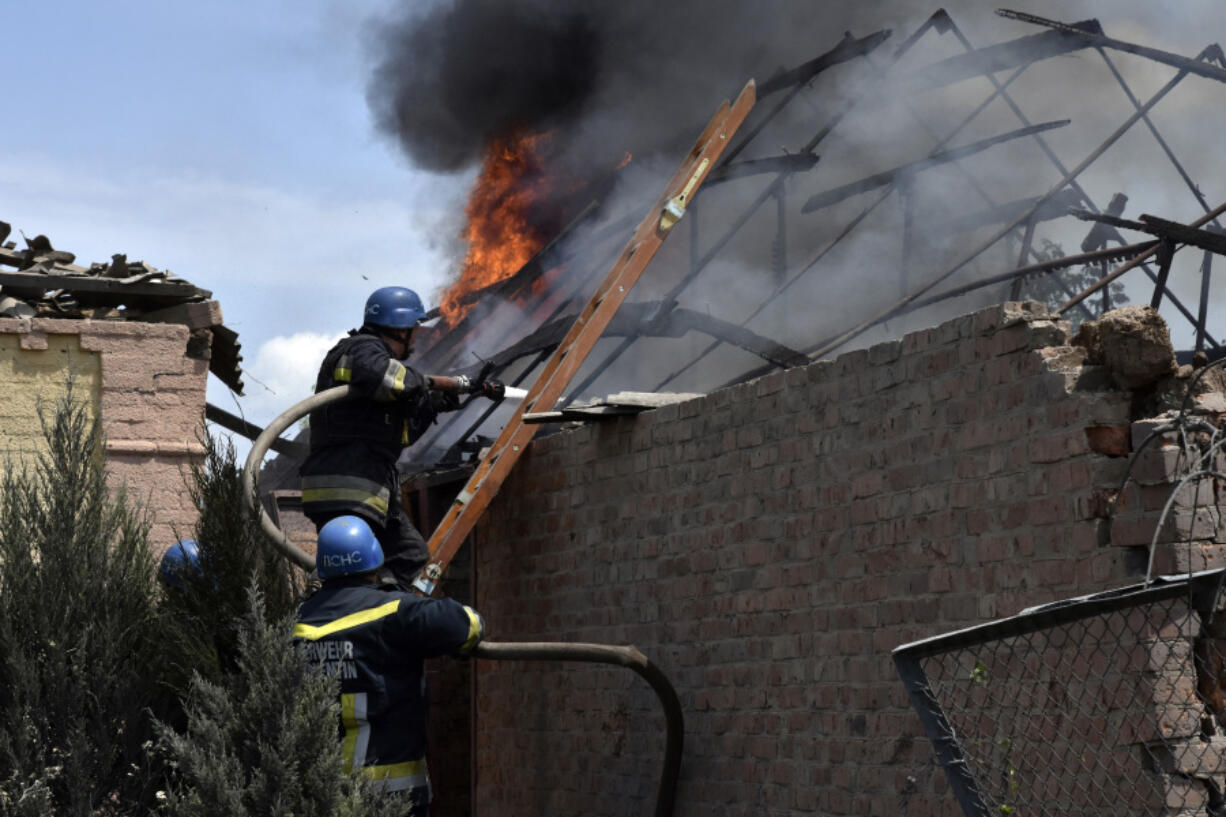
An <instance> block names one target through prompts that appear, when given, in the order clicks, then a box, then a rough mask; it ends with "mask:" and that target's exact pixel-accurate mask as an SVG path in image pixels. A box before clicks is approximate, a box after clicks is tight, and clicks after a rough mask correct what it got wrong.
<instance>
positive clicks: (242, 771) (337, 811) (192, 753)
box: [159, 586, 405, 817]
mask: <svg viewBox="0 0 1226 817" xmlns="http://www.w3.org/2000/svg"><path fill="white" fill-rule="evenodd" d="M290 629H291V625H290V620H289V619H284V620H282V621H280V622H275V623H274V622H272V621H271V620H270V617H269V615H268V613H267V611H266V610H265V608H264V604H263V600H262V599H261V596H260V594H259V592H258V591H257V590H256V589H255V587H254V586H253V587H252V589H251V591H250V594H249V601H248V610H247V612H246V613H245V615H244V616H243V617H242V619H241V623H240V626H239V627H238V628H237V631H236V642H235V650H234V663H235V667H236V671H235V672H233V673H228V674H226V675H225V676H224V678H223V681H222V683H220V684H217V683H213V682H211V681H208V680H206V679H204V678H202V677H200V676H197V677H196V678H195V679H194V680H193V683H192V690H191V697H190V701H189V704H188V707H187V728H186V729H185V730H184V731H183V732H181V733H180V732H177V731H175V730H174V729H173V728H171V727H169V726H168V725H165V724H161V725H160V726H159V732H160V734H161V745H162V746H163V748H164V749H165V751H166V752H167V753H168V754H169V756H170V757H171V759H172V760H171V762H172V765H173V766H174V768H175V770H176V778H175V783H174V785H173V786H172V788H171V790H170V791H169V792H168V794H167V796H166V803H165V812H166V813H169V814H172V815H175V817H244V816H245V815H251V817H257V815H258V817H264V816H265V815H294V817H312V815H320V817H323V816H324V815H329V816H330V817H360V816H362V815H369V817H382V815H389V817H390V815H399V814H402V813H403V812H404V810H405V803H404V801H400V800H397V799H396V798H395V797H388V796H385V795H381V794H379V793H377V792H374V791H373V790H372V789H371V788H370V786H369V785H368V784H366V783H364V782H363V781H362V780H361V778H360V777H358V776H351V775H345V774H344V773H343V772H342V771H341V751H340V743H339V741H338V740H337V724H338V723H339V718H340V707H339V704H338V701H337V683H338V682H337V681H336V680H335V679H333V678H330V677H328V676H326V675H324V674H323V673H322V672H321V671H320V670H319V669H318V668H317V667H312V666H309V665H308V664H307V662H305V661H303V660H302V659H301V657H300V656H299V655H298V653H297V651H296V650H295V649H294V646H293V643H292V641H291V638H290Z"/></svg>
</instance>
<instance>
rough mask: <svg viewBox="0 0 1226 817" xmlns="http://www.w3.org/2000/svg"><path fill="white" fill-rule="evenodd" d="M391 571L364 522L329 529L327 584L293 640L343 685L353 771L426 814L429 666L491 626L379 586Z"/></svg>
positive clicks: (452, 605)
mask: <svg viewBox="0 0 1226 817" xmlns="http://www.w3.org/2000/svg"><path fill="white" fill-rule="evenodd" d="M382 564H383V551H382V550H381V549H380V547H379V542H378V540H377V539H376V538H375V536H374V534H373V533H372V532H371V529H370V526H369V525H367V524H366V522H364V521H363V520H362V519H359V518H358V517H356V516H341V517H337V518H336V519H333V520H331V521H330V522H328V523H327V524H325V525H324V526H323V529H322V530H321V531H320V532H319V544H318V551H317V553H316V555H315V567H316V570H317V571H318V573H319V578H320V580H321V581H322V583H323V584H322V586H321V587H320V589H319V590H317V591H315V593H314V594H313V595H311V597H310V598H308V599H307V600H306V601H305V602H303V604H302V606H301V607H300V608H299V610H298V623H297V624H296V625H295V626H294V638H295V639H296V642H297V645H298V649H299V650H300V651H301V653H302V655H303V656H304V657H305V659H306V660H307V661H308V662H311V663H314V664H319V665H321V666H322V667H323V668H324V670H325V671H326V672H328V673H330V674H332V675H335V676H337V677H338V678H339V679H340V697H341V746H342V754H343V760H344V766H345V770H346V771H350V770H352V769H362V773H363V774H364V775H365V776H367V777H369V778H371V779H373V780H375V781H377V783H378V784H379V785H380V786H381V787H382V788H383V789H384V790H386V791H392V792H403V793H404V794H405V796H406V797H408V798H409V810H408V814H409V815H411V817H424V815H425V814H426V813H427V809H428V805H429V801H430V789H429V778H428V777H427V774H426V760H425V754H426V685H425V675H424V668H423V666H422V660H423V659H425V658H432V657H435V656H440V655H466V654H468V653H469V652H470V651H471V650H472V649H473V647H475V646H476V644H477V642H478V641H480V640H481V636H482V634H483V631H484V625H483V623H482V621H481V617H480V616H479V615H477V613H476V612H475V611H474V610H472V609H471V608H469V607H465V606H464V605H462V604H460V603H459V602H456V601H454V600H452V599H430V598H421V597H419V596H416V595H414V594H412V593H405V592H399V591H387V590H381V589H379V588H378V587H376V584H375V583H376V582H377V579H376V578H375V576H376V575H377V572H378V569H379V567H380V565H382Z"/></svg>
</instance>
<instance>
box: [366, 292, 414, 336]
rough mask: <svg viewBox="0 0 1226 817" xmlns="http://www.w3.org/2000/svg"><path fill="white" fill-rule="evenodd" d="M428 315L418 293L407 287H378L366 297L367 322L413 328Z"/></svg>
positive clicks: (376, 324) (389, 326)
mask: <svg viewBox="0 0 1226 817" xmlns="http://www.w3.org/2000/svg"><path fill="white" fill-rule="evenodd" d="M424 317H426V310H425V309H424V308H423V307H422V305H421V298H419V297H417V293H416V292H414V291H413V290H411V289H406V288H405V287H383V288H382V289H376V290H375V291H374V292H372V293H371V295H370V297H369V298H367V299H366V317H365V322H366V323H368V324H370V325H371V326H382V327H386V328H388V329H412V328H413V327H414V326H416V325H417V322H418V321H420V320H421V319H422V318H424Z"/></svg>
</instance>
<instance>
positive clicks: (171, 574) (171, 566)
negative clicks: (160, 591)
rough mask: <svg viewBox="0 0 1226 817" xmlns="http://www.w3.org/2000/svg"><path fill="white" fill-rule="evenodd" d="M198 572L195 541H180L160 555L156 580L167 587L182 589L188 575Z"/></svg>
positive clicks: (197, 550) (198, 555) (198, 547)
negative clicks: (160, 559)
mask: <svg viewBox="0 0 1226 817" xmlns="http://www.w3.org/2000/svg"><path fill="white" fill-rule="evenodd" d="M199 572H200V546H199V545H197V544H196V540H195V539H180V540H179V541H177V542H175V543H174V544H173V545H171V546H170V547H169V548H167V549H166V552H165V553H163V554H162V561H161V563H160V564H159V565H158V578H159V579H160V580H161V582H162V584H164V585H166V586H167V587H179V588H181V587H183V580H184V579H185V578H187V577H188V574H191V573H199Z"/></svg>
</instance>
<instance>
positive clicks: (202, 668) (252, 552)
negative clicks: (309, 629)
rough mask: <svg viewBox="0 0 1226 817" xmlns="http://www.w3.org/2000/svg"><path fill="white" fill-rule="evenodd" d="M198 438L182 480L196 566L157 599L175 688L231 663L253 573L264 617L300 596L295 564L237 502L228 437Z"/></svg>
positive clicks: (285, 610) (289, 609)
mask: <svg viewBox="0 0 1226 817" xmlns="http://www.w3.org/2000/svg"><path fill="white" fill-rule="evenodd" d="M204 445H205V457H204V461H203V462H202V463H201V464H199V465H195V466H193V468H192V472H191V479H190V482H189V484H188V489H189V490H190V492H191V496H192V501H193V503H194V504H195V506H196V510H197V511H198V512H199V521H198V523H197V525H196V530H195V532H194V534H193V537H192V538H194V539H195V540H196V542H197V544H198V546H199V548H200V565H201V570H200V572H198V573H193V572H184V573H183V574H182V575H181V578H182V582H181V583H180V584H179V585H177V586H171V587H167V588H166V599H165V603H164V604H163V606H162V610H163V613H164V614H165V618H166V624H167V630H168V636H167V661H168V662H169V663H170V664H171V665H172V666H173V667H174V669H175V671H174V672H173V673H172V676H173V680H172V683H173V684H174V685H175V687H176V689H177V690H178V691H179V692H180V693H185V692H186V691H187V685H188V682H189V681H190V679H191V674H192V672H193V671H195V672H199V673H201V674H202V675H204V676H205V677H206V678H208V679H210V680H212V681H218V680H219V679H220V677H221V673H222V672H223V671H228V670H232V669H233V668H234V667H233V662H232V658H231V656H232V655H233V650H232V649H231V645H233V643H234V641H235V638H236V628H237V626H238V623H239V622H240V621H241V620H242V619H243V617H244V616H245V615H246V614H247V591H248V588H249V586H250V584H251V582H252V581H253V580H254V581H255V583H256V587H257V588H258V590H259V592H260V595H261V597H262V598H263V599H264V603H263V605H262V608H261V609H264V610H265V611H266V612H267V614H268V616H269V619H270V620H274V621H279V620H281V619H284V618H285V617H286V616H288V615H290V614H291V613H293V611H294V610H295V609H296V608H297V605H298V601H299V589H300V588H299V585H298V583H296V582H295V578H294V575H293V573H292V571H293V569H294V568H292V567H291V566H290V565H289V564H288V562H287V561H286V560H285V559H284V558H283V557H282V556H281V555H280V554H279V553H277V552H275V551H274V550H273V548H272V546H271V545H270V544H269V542H268V539H267V537H266V536H265V534H264V533H263V531H261V530H260V527H259V522H258V520H257V518H256V517H255V515H254V514H252V513H249V512H248V511H247V510H246V509H245V508H244V505H243V489H242V481H241V479H240V476H241V473H242V470H241V468H240V467H239V465H238V462H237V458H236V456H235V450H234V445H233V444H232V443H230V442H229V441H228V440H224V441H223V440H218V439H217V438H214V437H211V436H210V437H207V438H206V439H205V440H204ZM167 544H170V543H167Z"/></svg>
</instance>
